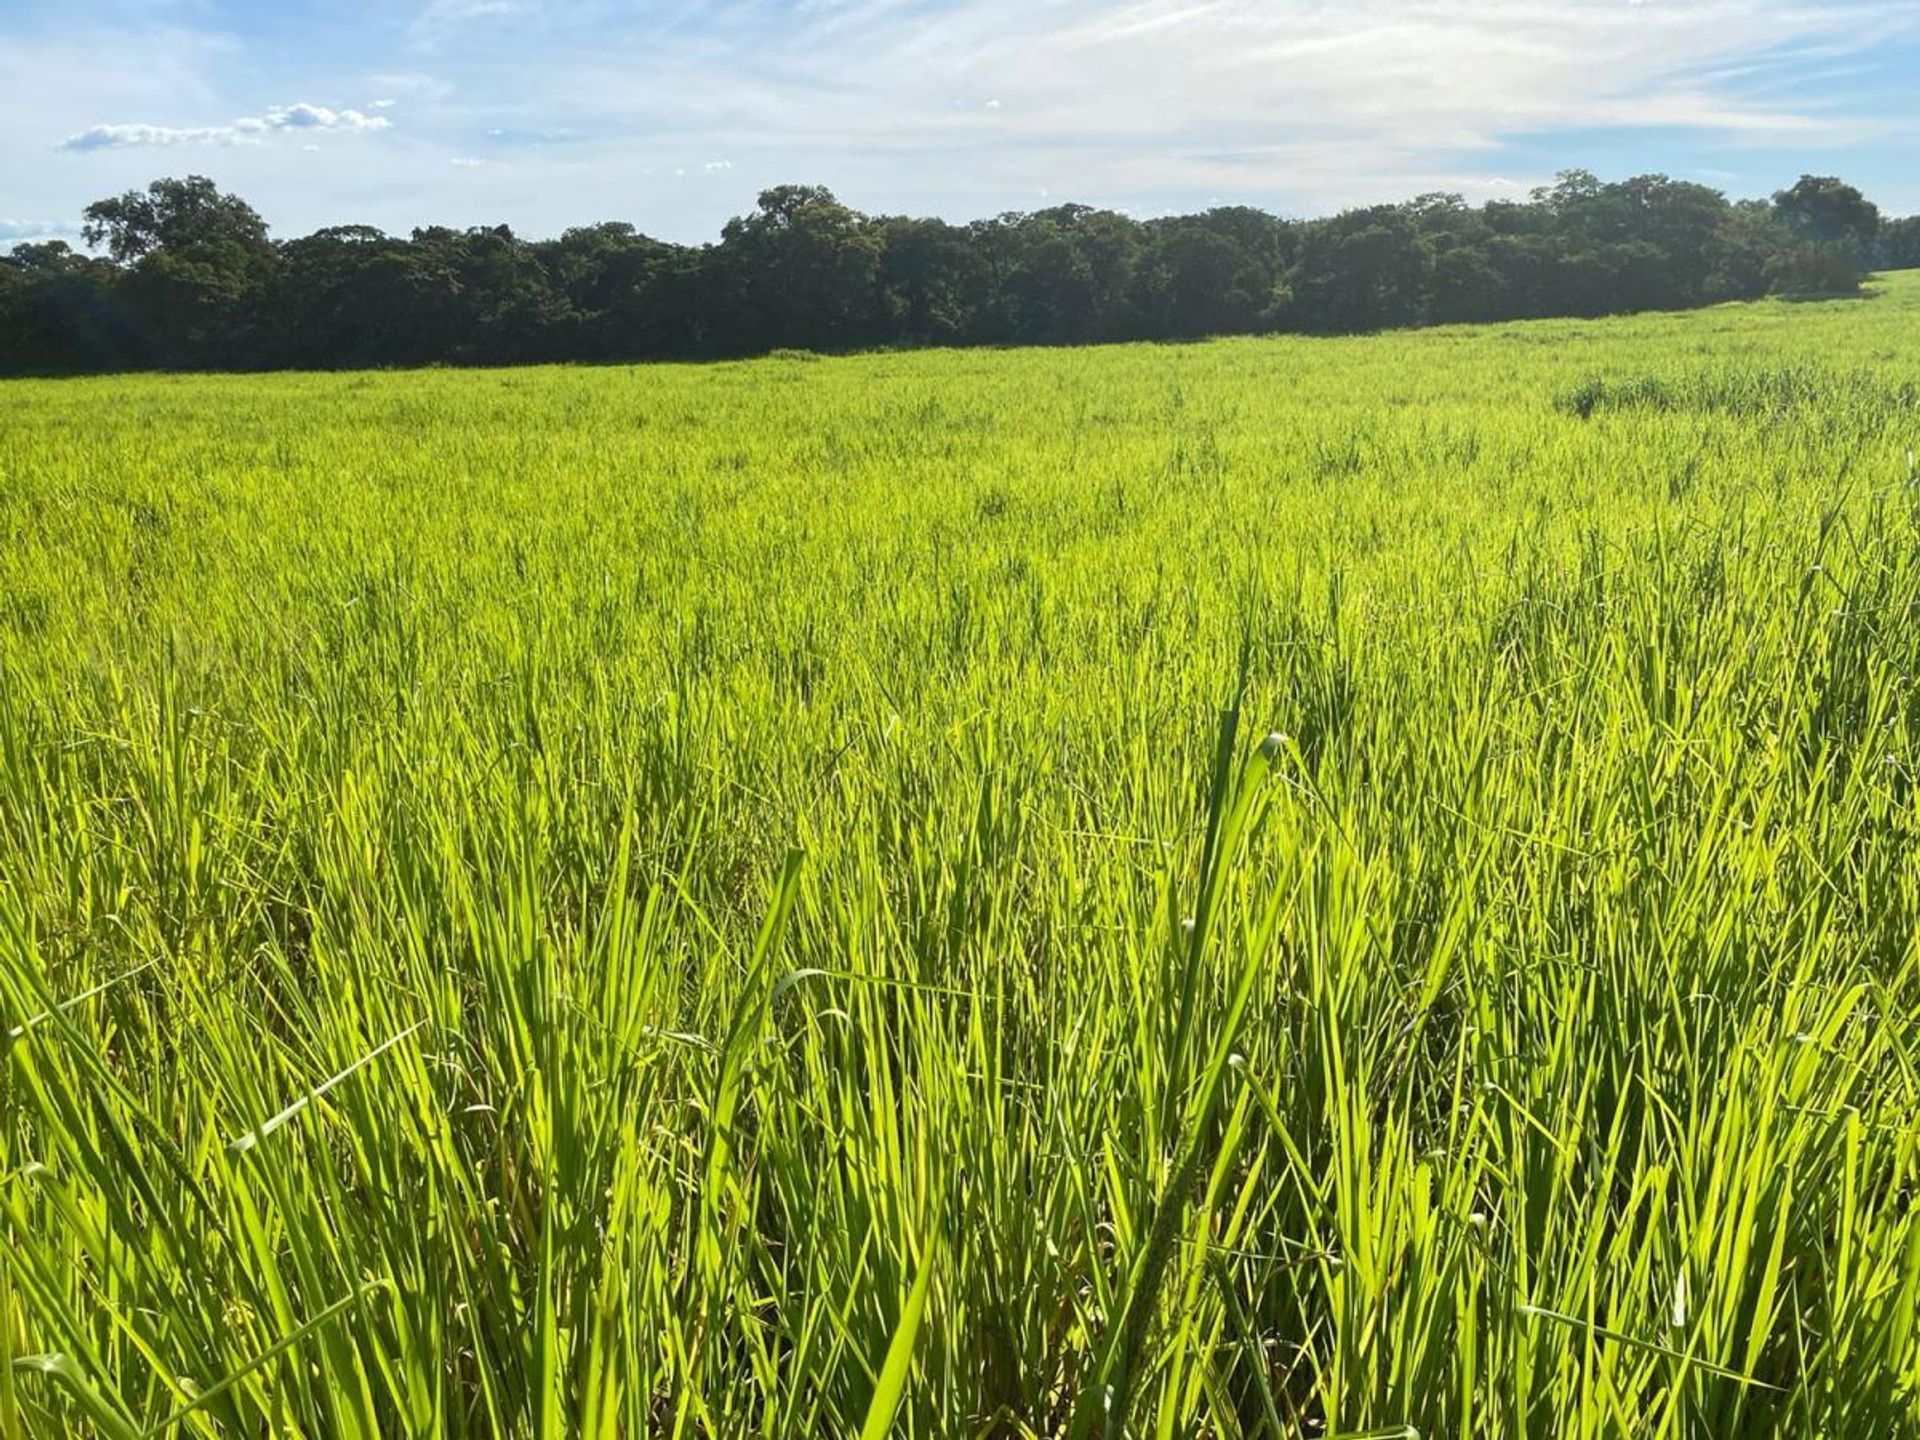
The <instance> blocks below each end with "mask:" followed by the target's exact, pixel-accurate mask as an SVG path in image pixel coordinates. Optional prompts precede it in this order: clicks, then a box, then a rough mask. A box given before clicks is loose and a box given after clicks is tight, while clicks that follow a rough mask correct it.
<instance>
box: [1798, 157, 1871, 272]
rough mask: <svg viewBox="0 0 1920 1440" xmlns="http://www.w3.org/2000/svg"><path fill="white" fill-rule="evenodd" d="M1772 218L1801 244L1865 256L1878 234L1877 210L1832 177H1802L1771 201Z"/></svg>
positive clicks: (1848, 186) (1863, 197)
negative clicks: (1802, 241)
mask: <svg viewBox="0 0 1920 1440" xmlns="http://www.w3.org/2000/svg"><path fill="white" fill-rule="evenodd" d="M1773 210H1774V214H1775V215H1776V216H1777V217H1778V218H1779V220H1780V222H1781V223H1782V224H1783V225H1785V226H1786V227H1787V229H1789V230H1791V231H1792V232H1793V233H1794V234H1795V235H1797V236H1799V237H1800V238H1802V239H1803V240H1811V241H1813V242H1814V243H1816V244H1821V245H1840V246H1844V247H1846V248H1847V249H1848V251H1849V252H1850V253H1851V254H1854V255H1865V254H1867V253H1868V251H1869V250H1870V249H1871V247H1872V245H1873V241H1874V237H1875V236H1876V235H1877V234H1878V233H1879V230H1880V207H1879V206H1877V205H1875V204H1874V203H1873V202H1872V201H1871V200H1869V199H1867V197H1866V196H1864V195H1862V194H1861V193H1860V192H1859V191H1858V190H1856V189H1855V188H1854V187H1853V186H1851V185H1849V184H1847V183H1846V182H1845V181H1843V180H1838V179H1835V178H1834V177H1833V176H1831V175H1802V176H1801V177H1800V178H1799V179H1798V180H1797V181H1795V182H1794V184H1793V186H1792V187H1791V188H1790V189H1786V190H1781V191H1778V192H1776V193H1775V195H1774V197H1773Z"/></svg>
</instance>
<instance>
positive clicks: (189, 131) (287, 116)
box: [60, 101, 393, 152]
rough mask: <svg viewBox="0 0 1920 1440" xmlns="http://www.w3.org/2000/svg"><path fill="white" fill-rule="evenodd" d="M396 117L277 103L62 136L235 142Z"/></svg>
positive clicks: (70, 140) (89, 145)
mask: <svg viewBox="0 0 1920 1440" xmlns="http://www.w3.org/2000/svg"><path fill="white" fill-rule="evenodd" d="M392 123H393V122H391V121H390V120H388V119H387V117H386V116H384V115H368V114H366V113H365V112H364V111H360V110H330V109H328V108H327V107H326V106H324V105H309V104H307V103H305V102H304V101H302V102H300V103H299V104H295V105H276V106H274V107H273V108H272V109H270V110H268V111H267V113H266V114H264V115H243V116H241V117H240V118H239V119H238V120H235V121H233V122H232V123H230V124H227V125H185V126H181V125H147V124H131V125H94V126H90V127H89V128H87V129H85V130H82V131H80V132H79V133H78V134H75V135H69V136H68V137H67V138H66V139H65V140H63V141H61V142H60V148H61V149H62V150H76V151H82V152H84V151H88V150H127V149H133V148H135V147H139V146H148V145H234V144H239V143H242V142H245V141H249V140H259V139H261V138H263V137H265V136H268V135H272V134H274V133H276V132H283V131H290V132H298V133H301V134H317V133H321V132H324V131H333V132H343V133H353V132H355V131H361V130H385V129H387V128H388V126H390V125H391V124H392Z"/></svg>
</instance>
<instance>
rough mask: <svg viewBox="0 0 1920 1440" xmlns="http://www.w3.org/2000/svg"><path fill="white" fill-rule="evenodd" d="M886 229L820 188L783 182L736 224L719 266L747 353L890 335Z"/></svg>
mask: <svg viewBox="0 0 1920 1440" xmlns="http://www.w3.org/2000/svg"><path fill="white" fill-rule="evenodd" d="M882 244H883V236H882V232H881V230H880V228H879V227H878V226H877V225H876V224H875V223H874V222H873V221H871V220H869V219H868V218H867V217H866V216H864V215H862V214H860V213H859V212H858V211H857V210H852V209H849V208H848V207H847V206H845V205H842V204H841V203H840V202H839V200H837V199H836V198H835V197H834V194H833V192H832V191H831V190H828V189H827V188H825V187H824V186H820V185H779V186H776V187H774V188H773V189H771V190H764V191H762V192H761V194H760V199H759V207H758V209H756V210H755V212H754V213H753V214H751V215H747V216H743V217H741V218H739V219H734V220H729V221H728V222H727V224H726V227H725V228H724V229H723V230H722V231H721V235H720V246H719V249H718V251H717V252H716V253H715V255H714V257H713V259H714V263H715V264H717V265H719V266H720V267H722V269H723V270H724V272H725V274H726V276H727V278H728V280H729V287H728V288H729V290H730V292H731V296H732V298H733V299H734V301H735V304H734V305H733V306H732V307H731V308H732V310H733V313H732V314H731V315H730V316H729V317H728V318H729V319H730V320H731V321H732V323H733V325H734V327H736V330H735V333H737V335H738V336H739V337H740V339H741V340H742V342H743V343H744V346H745V348H747V349H765V348H773V347H779V346H792V347H811V348H826V349H841V348H845V347H847V346H852V345H860V344H871V343H873V341H874V340H876V339H877V338H878V337H879V335H880V332H881V330H882V325H881V323H880V322H881V315H882V307H881V304H880V283H879V281H880V253H881V248H882Z"/></svg>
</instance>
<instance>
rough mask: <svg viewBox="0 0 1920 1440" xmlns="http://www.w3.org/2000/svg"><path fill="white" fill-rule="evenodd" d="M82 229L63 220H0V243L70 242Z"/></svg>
mask: <svg viewBox="0 0 1920 1440" xmlns="http://www.w3.org/2000/svg"><path fill="white" fill-rule="evenodd" d="M79 233H80V227H79V226H78V225H75V224H72V223H70V222H68V221H62V220H0V242H5V243H7V244H12V243H14V242H16V241H22V240H70V239H72V238H74V237H75V236H77V235H78V234H79Z"/></svg>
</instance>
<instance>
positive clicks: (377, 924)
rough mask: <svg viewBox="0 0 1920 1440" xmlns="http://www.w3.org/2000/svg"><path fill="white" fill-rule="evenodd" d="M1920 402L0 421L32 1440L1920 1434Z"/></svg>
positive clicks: (1000, 374)
mask: <svg viewBox="0 0 1920 1440" xmlns="http://www.w3.org/2000/svg"><path fill="white" fill-rule="evenodd" d="M1916 327H1920V275H1911V276H1899V277H1893V278H1892V279H1890V280H1888V281H1887V282H1886V283H1885V284H1884V286H1883V293H1881V294H1880V295H1879V296H1878V297H1877V298H1874V299H1872V300H1869V301H1866V302H1856V303H1837V304H1831V305H1823V306H1816V305H1799V306H1787V305H1763V306H1759V307H1752V308H1739V309H1723V310H1716V311H1709V312H1705V313H1702V314H1697V315H1694V316H1690V317H1682V318H1650V319H1641V320H1634V321H1619V322H1602V323H1592V324H1578V323H1536V324H1529V325H1516V326H1509V327H1502V328H1493V329H1478V330H1443V331H1435V332H1430V333H1426V334H1422V335H1417V336H1411V337H1397V338H1377V339H1365V340H1354V341H1326V342H1313V341H1244V342H1227V343H1218V344H1211V345H1203V346H1196V347H1183V348H1144V347H1129V348H1115V349H1104V350H1093V351H1057V352H1013V353H999V354H986V353H977V352H976V353H964V354H960V353H956V354H922V355H917V356H913V357H886V356H875V357H866V358H854V359H845V360H833V361H824V362H820V363H810V364H802V363H797V362H795V361H792V360H779V359H774V360H768V361H763V362H758V363H753V364H742V365H730V366H718V367H709V368H686V369H649V370H599V371H569V370H540V371H520V372H492V373H481V374H458V373H426V374H386V375H363V376H324V377H318V376H315V377H299V376H292V377H279V378H272V379H257V378H255V379H240V378H195V379H177V378H171V379H165V378H148V379H120V380H108V381H87V382H69V383H21V384H11V385H7V386H5V387H3V388H0V537H4V544H0V1036H4V1038H0V1050H3V1051H4V1065H3V1068H0V1206H3V1207H4V1208H3V1209H0V1362H5V1363H0V1435H7V1436H11V1435H14V1434H20V1433H26V1434H30V1435H34V1436H56V1435H67V1434H95V1435H102V1436H114V1437H125V1436H129V1435H136V1434H142V1433H168V1434H180V1435H223V1436H242V1435H244V1436H266V1435H290V1434H305V1435H327V1436H334V1435H339V1436H372V1435H417V1436H426V1435H439V1434H447V1435H459V1436H483V1435H516V1436H518V1435H528V1436H539V1437H542V1440H548V1437H561V1436H574V1435H589V1436H612V1435H625V1436H638V1435H643V1434H649V1433H660V1434H668V1433H679V1434H690V1435H691V1434H711V1435H719V1436H728V1437H732V1436H742V1435H752V1434H763V1435H779V1436H833V1435H852V1434H856V1433H860V1432H861V1431H862V1427H863V1426H864V1427H865V1433H868V1434H873V1435H878V1434H881V1433H886V1431H887V1429H888V1427H889V1426H890V1425H891V1426H892V1427H893V1429H894V1431H895V1432H897V1433H901V1434H912V1435H920V1436H932V1435H971V1434H997V1435H1018V1434H1030V1433H1041V1434H1053V1433H1063V1432H1068V1433H1074V1434H1078V1435H1093V1434H1101V1433H1110V1434H1117V1433H1119V1432H1120V1430H1121V1429H1122V1428H1123V1427H1124V1428H1125V1429H1126V1431H1127V1433H1130V1434H1138V1435H1156V1436H1162V1437H1170V1436H1185V1435H1215V1436H1233V1435H1241V1434H1247V1435H1254V1434H1274V1433H1280V1434H1303V1435H1325V1434H1340V1435H1346V1436H1354V1435H1358V1434H1383V1435H1384V1434H1389V1433H1393V1434H1398V1433H1402V1432H1403V1430H1404V1427H1408V1426H1412V1427H1417V1428H1418V1430H1419V1431H1420V1433H1422V1434H1424V1435H1460V1436H1468V1435H1509V1434H1512V1435H1521V1434H1524V1435H1531V1436H1540V1437H1558V1436H1601V1435H1622V1436H1624V1435H1635V1436H1642V1435H1646V1436H1734V1435H1783V1436H1784V1435H1794V1436H1800V1435H1829V1436H1849V1437H1851V1436H1862V1437H1866V1436H1872V1437H1886V1436H1913V1435H1916V1434H1920V1422H1917V1421H1916V1418H1915V1412H1916V1404H1917V1402H1920V1324H1917V1323H1916V1320H1917V1318H1920V1317H1917V1315H1916V1312H1917V1311H1920V1216H1916V1214H1915V1194H1916V1184H1917V1183H1920V1120H1916V1114H1917V1113H1920V1111H1917V1109H1916V1106H1917V1104H1920V1031H1917V1030H1916V1028H1915V1022H1916V1018H1917V1017H1920V949H1917V948H1916V940H1915V935H1916V922H1917V921H1920V792H1917V791H1916V788H1915V783H1914V781H1915V772H1916V766H1920V745H1917V744H1916V741H1917V740H1920V736H1917V735H1916V726H1917V725H1920V687H1917V686H1916V681H1915V676H1916V673H1917V672H1920V624H1916V619H1920V616H1917V615H1916V608H1917V607H1920V472H1916V467H1915V460H1914V458H1913V450H1914V447H1915V446H1916V445H1920V405H1917V404H1916V399H1915V396H1916V390H1915V383H1916V381H1917V380H1920V344H1916V340H1915V336H1916V335H1917V334H1920V328H1916ZM1269 732H1272V733H1271V734H1270V733H1269ZM896 1407H897V1408H896Z"/></svg>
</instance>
